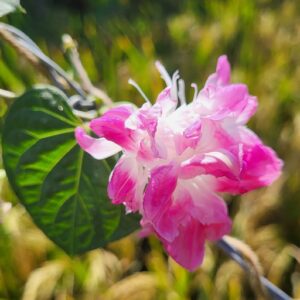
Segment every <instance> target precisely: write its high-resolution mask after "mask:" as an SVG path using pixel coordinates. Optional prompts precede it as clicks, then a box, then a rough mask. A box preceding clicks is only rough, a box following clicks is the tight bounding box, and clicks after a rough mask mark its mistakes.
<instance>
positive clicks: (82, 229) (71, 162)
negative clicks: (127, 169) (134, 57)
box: [3, 87, 139, 254]
mask: <svg viewBox="0 0 300 300" xmlns="http://www.w3.org/2000/svg"><path fill="white" fill-rule="evenodd" d="M78 125H82V124H81V121H80V120H79V119H77V117H75V116H74V115H73V113H72V111H71V109H70V107H69V106H68V104H67V98H66V96H65V95H64V94H63V93H62V92H61V91H60V90H58V89H56V88H53V87H40V88H36V89H33V90H31V91H29V92H26V93H25V94H24V95H22V96H21V97H19V98H18V99H17V100H16V101H15V102H14V103H13V105H12V107H11V109H10V111H9V112H8V115H7V118H6V120H5V124H4V132H3V160H4V166H5V169H6V172H7V176H8V179H9V181H10V183H11V185H12V187H13V189H14V191H15V192H16V194H17V196H18V197H19V199H20V201H21V202H22V203H23V204H24V206H25V207H26V209H27V210H28V212H29V213H30V215H31V216H32V218H33V220H34V221H35V223H36V224H37V225H38V226H39V227H40V228H41V229H42V230H43V231H44V232H45V234H46V235H47V236H48V237H49V238H50V239H52V240H53V241H54V242H55V243H57V244H58V245H59V246H60V247H61V248H63V249H64V250H65V251H66V252H67V253H69V254H77V253H82V252H84V251H87V250H91V249H94V248H97V247H100V246H104V245H105V244H107V243H108V242H110V241H113V240H116V239H119V238H121V237H123V236H125V235H127V234H129V233H131V232H132V231H134V230H135V229H137V228H138V226H139V219H138V217H137V216H136V215H125V213H124V211H123V208H122V207H120V206H115V205H112V204H111V202H110V201H109V199H108V198H107V194H106V186H107V181H108V176H109V174H110V167H109V165H108V163H107V161H105V160H103V161H96V160H94V159H93V158H92V157H91V156H89V155H88V154H86V153H84V152H83V151H82V150H81V149H80V147H79V146H78V145H77V144H76V141H75V138H74V129H75V127H76V126H78Z"/></svg>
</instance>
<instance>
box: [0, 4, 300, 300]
mask: <svg viewBox="0 0 300 300" xmlns="http://www.w3.org/2000/svg"><path fill="white" fill-rule="evenodd" d="M22 4H23V6H24V7H25V9H26V10H27V14H26V15H22V14H13V15H9V16H7V17H6V18H4V19H3V21H5V22H7V23H9V24H12V25H14V26H16V27H18V28H20V29H21V30H23V31H24V32H25V33H27V34H28V35H29V36H30V37H31V38H32V39H33V40H34V41H36V42H37V43H38V44H39V46H40V47H41V48H42V49H43V51H45V53H46V54H47V55H49V56H50V57H51V58H52V59H54V60H55V61H56V62H58V63H59V64H60V65H61V66H62V67H63V68H65V69H66V70H68V71H69V72H70V74H72V69H71V67H70V66H69V65H68V62H67V60H66V59H65V57H64V53H63V51H62V47H61V36H62V34H64V33H69V34H70V35H71V36H72V37H73V38H75V39H76V40H77V41H78V45H79V51H80V55H81V58H82V61H83V64H84V66H85V68H86V70H87V72H88V74H89V76H90V78H91V79H92V81H93V82H94V83H95V85H98V86H100V87H102V88H103V89H105V90H106V91H107V93H108V94H109V95H110V97H112V98H113V99H114V100H116V101H123V100H129V101H134V102H135V103H137V104H141V103H142V102H143V100H142V99H141V98H140V96H139V95H138V94H137V92H136V91H135V90H134V89H133V88H132V87H131V86H129V85H128V84H127V80H128V78H129V77H131V78H134V79H135V80H136V81H137V82H138V83H139V84H140V86H141V87H142V89H143V90H144V91H145V93H146V94H147V95H148V97H149V98H150V99H155V97H156V96H157V94H158V92H159V91H160V90H161V89H162V87H163V83H162V81H161V80H160V77H159V74H158V73H157V71H156V70H155V68H154V61H155V60H156V59H160V60H161V61H162V62H163V63H164V65H165V66H166V68H167V69H168V70H169V71H170V72H173V71H175V70H176V69H179V70H180V74H181V75H182V76H183V78H184V79H185V80H186V84H187V86H189V84H190V83H191V82H196V83H197V84H198V86H199V87H201V86H202V85H203V84H204V82H205V79H206V77H207V76H208V75H209V74H210V73H212V72H213V71H214V67H215V63H216V60H217V57H218V56H219V55H220V54H223V53H226V54H227V55H228V56H229V59H230V62H231V64H232V69H233V81H236V82H244V83H246V84H248V86H249V89H250V92H251V93H252V94H254V95H257V96H258V98H259V109H258V112H257V114H256V115H255V117H254V118H253V120H252V121H251V122H250V124H249V126H250V127H251V128H252V129H254V130H255V131H256V132H257V133H258V134H259V135H260V136H261V137H262V139H263V140H264V141H265V142H266V143H267V144H268V145H270V146H272V147H273V148H274V149H275V150H276V151H277V152H278V153H279V156H280V157H281V158H282V159H283V160H284V161H285V167H284V173H283V175H282V176H281V178H280V179H279V180H278V181H277V182H276V183H275V184H273V185H272V186H271V187H268V188H264V189H260V190H258V191H255V192H251V193H249V194H246V195H244V196H242V197H234V198H228V203H229V207H230V213H231V216H232V217H233V219H234V227H233V231H232V235H233V236H235V237H237V238H240V239H242V240H244V241H245V242H246V243H247V244H249V245H250V246H251V247H252V249H253V250H254V251H255V252H256V253H257V255H258V257H259V259H260V261H261V264H262V267H263V271H264V275H265V276H266V277H268V278H269V279H270V280H271V281H272V282H273V283H275V284H276V285H278V286H279V287H280V288H282V289H283V290H284V291H286V292H287V293H289V294H290V295H291V296H293V297H294V298H300V267H299V263H300V248H299V245H300V171H299V169H300V2H299V1H288V0H286V1H284V0H281V1H280V0H273V1H271V0H256V1H252V0H216V1H210V0H203V1H198V0H186V1H180V0H177V1H175V0H173V1H172V0H163V1H149V0H145V1H139V0H133V1H129V0H111V1H108V0H39V1H33V0H23V1H22ZM38 82H47V78H44V77H43V76H42V75H41V74H40V73H39V72H38V71H37V70H36V69H34V68H33V67H31V66H30V65H29V64H28V62H27V61H26V60H25V59H23V58H22V57H20V56H19V55H18V54H17V53H16V52H15V51H14V50H13V49H12V48H11V47H10V46H8V45H7V44H6V43H5V42H4V41H0V87H1V88H3V89H7V90H12V91H14V92H18V93H19V92H22V91H23V90H25V89H26V88H28V87H30V86H31V85H32V84H35V83H38ZM189 93H190V94H191V93H192V91H188V94H189ZM9 103H10V102H9V100H4V99H0V129H1V127H2V123H3V117H4V116H5V112H6V111H7V108H8V106H9ZM0 200H1V224H0V299H25V300H35V299H59V300H61V299H118V300H119V299H120V300H123V299H124V300H125V299H126V300H127V299H133V300H135V299H136V300H140V299H141V300H143V299H145V300H147V299H149V300H150V299H151V300H152V299H162V300H164V299H168V300H175V299H176V300H177V299H195V300H196V299H197V300H210V299H213V300H219V299H221V300H222V299H224V300H225V299H226V300H235V299H258V296H257V295H255V293H254V292H253V289H252V288H251V285H250V280H249V277H248V276H247V275H246V274H244V273H243V271H242V270H240V268H239V266H237V265H236V264H235V263H234V262H232V261H230V260H228V259H227V258H226V257H225V256H224V255H223V254H222V253H220V252H219V251H218V250H217V249H216V248H215V247H214V246H213V245H208V246H207V254H206V257H205V261H204V264H203V266H202V267H201V268H199V270H197V271H196V272H195V273H188V272H187V271H185V270H184V269H183V268H181V267H180V266H178V265H177V264H176V263H174V262H173V261H171V260H170V259H168V258H167V257H166V255H165V254H164V252H163V250H162V247H161V245H160V243H159V242H158V241H157V240H156V239H155V238H154V237H150V238H148V239H144V240H141V239H139V238H138V237H137V236H136V235H135V234H133V235H131V236H129V237H127V238H125V239H123V240H121V241H119V242H116V243H114V244H111V245H109V246H108V247H107V248H106V249H105V250H95V251H92V252H90V253H87V254H85V255H83V256H81V257H75V258H70V257H68V256H66V255H65V254H64V253H63V252H62V251H61V250H59V249H58V248H57V247H55V246H54V245H53V244H52V243H51V242H50V241H49V240H47V238H46V237H45V236H44V235H43V234H42V233H41V232H40V231H39V230H38V229H37V228H36V227H35V226H34V224H32V222H31V220H30V218H29V217H28V215H27V213H26V212H25V211H24V209H23V208H22V207H21V206H20V205H19V204H17V200H16V199H15V196H14V195H13V194H12V192H11V191H10V189H9V187H8V184H7V179H6V176H5V172H4V171H3V170H1V172H0Z"/></svg>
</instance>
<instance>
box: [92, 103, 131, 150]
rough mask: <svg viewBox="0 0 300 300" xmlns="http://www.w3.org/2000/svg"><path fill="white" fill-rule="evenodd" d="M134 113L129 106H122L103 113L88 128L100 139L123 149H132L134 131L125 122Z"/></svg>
mask: <svg viewBox="0 0 300 300" xmlns="http://www.w3.org/2000/svg"><path fill="white" fill-rule="evenodd" d="M133 112H134V110H133V107H132V106H130V105H122V106H118V107H115V108H112V109H110V110H108V111H107V112H105V113H104V114H103V115H102V116H101V117H100V118H97V119H94V120H92V121H91V123H90V128H91V129H92V130H93V131H94V132H95V133H96V134H97V135H98V136H100V137H104V138H106V139H107V140H109V141H112V142H114V143H116V144H118V145H119V146H121V147H122V148H124V149H127V150H132V149H134V147H135V146H134V142H135V141H134V131H133V130H132V129H129V128H126V126H125V122H126V120H127V119H128V118H129V117H130V115H131V114H132V113H133Z"/></svg>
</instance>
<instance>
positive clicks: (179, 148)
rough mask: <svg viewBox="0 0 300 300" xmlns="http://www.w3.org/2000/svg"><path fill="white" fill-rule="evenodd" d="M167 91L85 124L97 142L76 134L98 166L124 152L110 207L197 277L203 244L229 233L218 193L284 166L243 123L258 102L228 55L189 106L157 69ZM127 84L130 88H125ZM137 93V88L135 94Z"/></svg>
mask: <svg viewBox="0 0 300 300" xmlns="http://www.w3.org/2000/svg"><path fill="white" fill-rule="evenodd" d="M157 68H158V70H159V71H160V73H161V75H162V77H163V79H164V80H165V81H166V84H167V87H166V88H165V89H164V90H163V91H162V92H161V93H160V94H159V95H158V98H157V100H156V102H155V104H154V105H151V104H150V102H149V101H148V100H147V99H146V100H147V101H146V103H145V104H144V105H143V106H142V107H141V108H136V107H135V106H133V105H121V106H119V107H116V108H112V109H110V110H109V111H107V112H106V113H104V114H103V116H101V117H100V118H97V119H94V120H92V121H91V123H90V128H91V130H92V131H93V132H94V133H96V134H97V135H98V136H99V138H98V139H95V138H92V137H91V136H89V135H87V134H86V133H85V132H84V130H83V129H82V128H77V129H76V133H75V134H76V139H77V141H78V143H79V145H80V146H81V147H82V148H83V149H84V150H85V151H86V152H88V153H90V154H91V155H92V156H94V157H95V158H97V159H105V158H107V157H109V156H111V155H114V154H116V153H118V152H120V151H122V156H121V158H120V159H119V161H118V163H117V164H116V166H115V168H114V170H113V171H112V174H111V176H110V179H109V183H108V195H109V197H110V199H111V200H112V202H113V203H114V204H121V203H122V204H124V205H125V206H126V209H127V212H128V213H130V212H139V213H140V214H141V215H142V221H141V225H142V226H143V228H144V229H143V232H147V233H149V232H154V233H155V234H156V235H157V236H158V237H159V239H160V240H161V241H162V243H163V244H164V247H165V249H166V251H167V252H168V253H169V255H171V256H172V257H173V258H174V259H175V260H176V261H177V262H178V263H179V264H181V265H182V266H184V267H185V268H187V269H189V270H195V268H197V267H198V266H199V265H200V264H201V262H202V260H203V256H204V243H205V241H206V240H210V241H215V240H218V239H220V238H221V237H222V236H223V235H225V234H227V233H228V232H229V231H230V229H231V221H230V218H229V217H228V213H227V207H226V205H225V202H224V201H223V200H222V198H220V196H219V195H218V192H229V193H232V194H240V193H244V192H247V191H250V190H253V189H255V188H258V187H262V186H266V185H269V184H271V183H272V182H273V181H274V180H275V179H276V178H277V177H278V176H279V175H280V172H281V168H282V162H281V160H280V159H278V158H277V156H276V154H275V153H274V151H273V150H272V149H270V148H268V147H267V146H265V145H264V144H263V143H262V141H261V140H260V139H259V138H258V137H257V136H256V135H255V134H254V133H253V132H251V131H250V130H249V129H247V128H246V126H245V123H246V122H247V121H248V119H249V118H250V117H251V116H252V115H253V114H254V113H255V110H256V107H257V100H256V98H255V97H253V96H251V95H249V93H248V89H247V87H246V86H245V85H243V84H230V83H229V81H230V65H229V63H228V61H227V57H226V56H221V57H220V58H219V60H218V64H217V70H216V73H214V74H212V75H211V76H209V78H208V80H207V82H206V84H205V86H204V88H203V89H202V90H201V91H200V92H199V93H198V91H197V87H196V85H195V84H193V85H192V86H193V87H194V88H195V95H194V99H193V101H191V102H190V103H189V104H186V101H185V96H184V82H183V81H182V80H181V79H179V75H178V72H175V74H174V75H173V77H172V78H170V77H169V75H168V74H167V72H166V70H165V69H164V68H163V66H162V65H161V64H160V63H157ZM131 83H132V84H133V85H136V84H135V83H134V82H132V81H131ZM137 88H138V89H139V87H137Z"/></svg>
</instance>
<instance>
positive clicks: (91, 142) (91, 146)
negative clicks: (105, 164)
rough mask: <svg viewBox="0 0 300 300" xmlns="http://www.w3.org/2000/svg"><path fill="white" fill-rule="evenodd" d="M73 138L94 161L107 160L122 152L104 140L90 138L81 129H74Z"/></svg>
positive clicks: (116, 146) (118, 147) (119, 148)
mask: <svg viewBox="0 0 300 300" xmlns="http://www.w3.org/2000/svg"><path fill="white" fill-rule="evenodd" d="M75 137H76V140H77V143H78V144H79V146H80V147H81V148H82V149H83V150H84V151H86V152H87V153H89V154H90V155H92V156H93V157H94V158H96V159H105V158H108V157H110V156H112V155H115V154H117V153H118V152H120V151H121V150H122V148H121V147H120V146H118V145H117V144H115V143H113V142H110V141H108V140H106V139H105V138H99V139H95V138H92V137H91V136H89V135H88V134H86V133H85V131H84V129H83V128H81V127H77V128H76V130H75Z"/></svg>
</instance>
